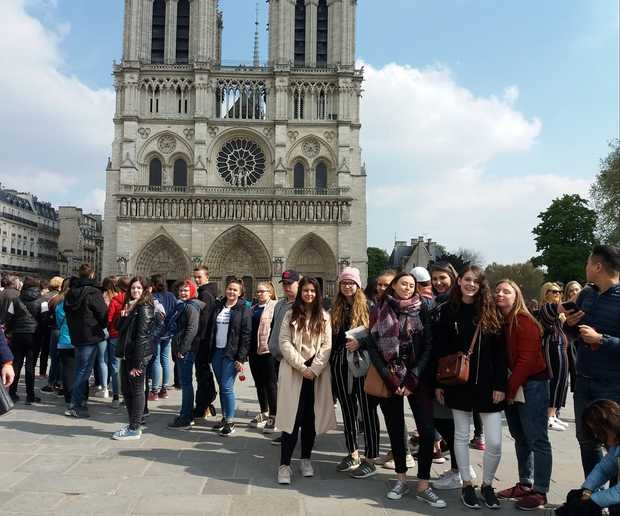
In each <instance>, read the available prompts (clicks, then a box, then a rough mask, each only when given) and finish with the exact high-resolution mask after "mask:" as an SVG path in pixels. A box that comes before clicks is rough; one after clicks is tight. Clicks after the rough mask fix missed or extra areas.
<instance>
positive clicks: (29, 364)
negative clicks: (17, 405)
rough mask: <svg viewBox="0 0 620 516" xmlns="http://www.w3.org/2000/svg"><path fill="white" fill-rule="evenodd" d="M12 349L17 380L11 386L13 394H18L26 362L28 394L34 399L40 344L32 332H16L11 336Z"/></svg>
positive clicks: (10, 389)
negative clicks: (20, 378) (35, 374)
mask: <svg viewBox="0 0 620 516" xmlns="http://www.w3.org/2000/svg"><path fill="white" fill-rule="evenodd" d="M11 351H12V352H13V369H15V380H13V383H12V384H11V387H9V393H10V394H11V395H13V396H14V395H16V394H17V384H18V383H19V377H20V376H21V371H22V367H23V366H24V362H25V363H26V371H25V376H26V396H27V398H28V399H30V400H32V399H34V397H35V396H34V370H35V366H36V364H37V355H38V354H39V349H38V345H37V343H36V341H35V338H34V334H32V333H15V334H13V336H12V338H11Z"/></svg>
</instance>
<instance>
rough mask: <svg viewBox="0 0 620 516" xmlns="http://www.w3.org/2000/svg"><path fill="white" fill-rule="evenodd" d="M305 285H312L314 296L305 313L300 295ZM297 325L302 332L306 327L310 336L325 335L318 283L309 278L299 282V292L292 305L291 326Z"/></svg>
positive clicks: (321, 298) (305, 277)
mask: <svg viewBox="0 0 620 516" xmlns="http://www.w3.org/2000/svg"><path fill="white" fill-rule="evenodd" d="M306 285H312V286H313V287H314V291H315V292H316V296H315V298H314V301H313V302H312V304H311V305H310V310H308V311H306V307H305V304H306V303H304V301H303V300H302V299H301V293H302V291H303V288H304V287H305V286H306ZM293 323H296V324H297V328H298V329H301V330H303V329H304V328H305V327H306V326H307V327H308V330H309V331H310V334H311V335H323V333H325V319H324V318H323V296H322V295H321V286H320V285H319V282H318V281H317V280H316V279H314V278H311V277H309V276H304V277H303V278H301V280H299V290H297V297H296V298H295V302H294V303H293V313H292V315H291V325H292V324H293Z"/></svg>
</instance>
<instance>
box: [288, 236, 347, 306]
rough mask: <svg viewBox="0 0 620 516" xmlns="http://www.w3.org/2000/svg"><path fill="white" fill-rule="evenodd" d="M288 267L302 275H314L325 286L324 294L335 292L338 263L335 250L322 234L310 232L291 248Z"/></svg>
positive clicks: (331, 294) (330, 294)
mask: <svg viewBox="0 0 620 516" xmlns="http://www.w3.org/2000/svg"><path fill="white" fill-rule="evenodd" d="M286 267H287V269H293V270H296V271H297V272H299V273H300V274H301V275H302V276H312V277H314V278H316V279H317V280H319V283H320V284H321V285H322V286H323V294H326V295H329V296H333V295H334V294H335V288H336V280H337V277H338V264H337V263H336V257H335V256H334V253H333V251H332V250H331V248H330V247H329V245H328V244H327V242H325V240H323V239H322V238H321V237H320V236H318V235H316V234H315V233H308V234H307V235H305V236H304V237H302V238H300V239H299V240H298V241H297V243H296V244H295V245H294V246H293V248H292V249H291V251H290V253H289V255H288V259H287V261H286Z"/></svg>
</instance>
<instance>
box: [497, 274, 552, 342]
mask: <svg viewBox="0 0 620 516" xmlns="http://www.w3.org/2000/svg"><path fill="white" fill-rule="evenodd" d="M502 283H506V284H508V285H510V287H512V289H513V290H514V291H515V304H514V305H513V306H512V309H511V310H510V312H509V313H508V315H505V316H504V321H505V322H506V324H507V326H508V327H509V328H511V329H515V328H517V326H519V322H518V318H517V316H518V315H519V314H523V315H525V316H526V317H528V318H529V319H530V320H532V321H533V322H534V324H536V326H538V331H540V334H541V335H542V334H543V328H542V326H541V325H540V323H539V322H538V319H536V317H534V316H533V315H532V313H531V312H530V311H529V310H528V308H527V305H526V304H525V299H524V298H523V292H521V289H520V288H519V285H517V284H516V283H515V282H514V281H512V280H511V279H503V280H500V281H498V282H497V283H496V284H495V288H496V289H497V287H499V286H500V285H501V284H502Z"/></svg>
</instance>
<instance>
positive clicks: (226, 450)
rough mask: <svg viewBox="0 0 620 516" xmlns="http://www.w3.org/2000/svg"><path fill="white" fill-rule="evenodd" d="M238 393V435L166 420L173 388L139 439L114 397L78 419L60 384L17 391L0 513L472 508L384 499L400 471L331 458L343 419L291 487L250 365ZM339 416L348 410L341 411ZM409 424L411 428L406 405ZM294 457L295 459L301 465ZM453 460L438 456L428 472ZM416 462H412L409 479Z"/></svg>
mask: <svg viewBox="0 0 620 516" xmlns="http://www.w3.org/2000/svg"><path fill="white" fill-rule="evenodd" d="M20 391H21V386H20ZM20 393H21V392H20ZM21 394H23V393H21ZM237 396H238V401H239V410H238V421H239V423H240V424H239V425H238V426H237V432H236V433H235V434H234V435H233V436H232V437H229V438H224V437H220V436H219V435H217V434H216V433H215V432H213V431H212V430H211V429H210V427H211V425H212V424H213V421H208V422H207V421H205V424H204V425H203V424H197V425H196V426H195V427H194V428H192V429H191V430H175V429H169V428H167V424H168V423H169V422H170V421H171V419H172V418H173V416H174V415H175V413H176V411H177V409H178V406H179V403H180V392H178V391H171V396H170V398H169V399H168V400H165V401H159V402H154V403H151V404H150V409H151V416H150V417H149V419H148V427H147V428H146V429H145V431H144V434H143V436H142V439H141V440H140V441H129V442H122V443H120V442H117V441H113V440H112V439H111V438H110V436H111V435H112V433H113V432H114V431H115V430H117V429H118V427H119V426H120V425H121V424H123V423H125V422H126V420H127V415H126V413H125V411H124V409H123V408H122V407H121V408H120V409H118V410H115V409H112V408H111V403H110V400H102V399H93V398H91V418H90V419H82V420H76V419H70V418H67V417H65V416H63V415H62V413H63V411H64V403H63V400H62V398H58V397H55V396H54V397H46V398H44V400H43V404H41V405H39V406H30V407H26V406H24V404H23V403H18V404H17V406H16V409H15V410H13V411H12V413H10V414H9V415H6V416H4V417H0V485H2V486H3V488H2V489H3V490H2V491H0V514H2V515H17V514H24V515H25V514H29V515H30V514H54V515H68V514H74V515H75V514H80V515H83V516H86V515H91V514H92V515H94V514H97V515H110V516H111V515H130V514H131V515H174V516H183V515H206V514H214V515H240V516H246V515H249V514H251V515H253V516H255V515H263V514H264V515H269V516H278V515H283V516H289V515H317V516H319V515H320V516H327V515H338V516H342V515H343V514H347V515H348V514H350V515H355V516H360V515H382V516H383V515H388V514H389V515H397V514H463V513H466V512H468V511H467V509H465V508H464V507H463V506H462V505H461V504H460V502H459V501H458V499H457V491H442V492H441V494H442V496H444V497H445V499H446V501H447V502H448V508H447V509H432V508H430V507H428V506H426V505H424V504H422V503H421V502H417V501H416V500H415V497H414V496H413V495H411V494H409V495H407V496H406V497H405V498H403V499H402V500H401V501H398V502H395V501H389V500H387V499H386V498H385V493H386V491H387V486H388V484H389V482H390V481H391V479H392V478H394V475H393V472H390V471H388V470H385V469H379V472H380V473H379V474H378V475H375V476H374V477H371V478H369V479H366V480H354V479H351V478H349V477H347V476H346V475H345V474H342V473H338V472H337V471H336V469H335V468H336V464H337V463H338V461H339V460H340V459H341V458H342V457H343V456H344V455H345V445H344V438H343V435H342V425H341V424H339V430H338V431H334V432H331V433H330V434H328V435H326V436H322V437H319V439H318V440H317V446H316V448H315V453H314V454H313V463H314V467H315V472H316V476H315V478H311V479H306V478H301V476H300V475H296V476H295V477H294V479H293V484H292V485H291V486H290V487H281V486H279V485H278V484H277V483H276V477H275V475H276V470H277V466H278V463H279V454H280V450H279V448H278V447H275V446H272V445H271V444H270V440H269V439H268V438H267V437H266V436H264V435H263V434H262V433H261V432H260V431H258V430H255V429H251V428H248V425H247V423H248V422H249V420H250V419H251V418H252V417H253V416H254V415H255V412H254V411H255V410H256V407H257V402H256V391H255V390H254V384H253V381H252V378H251V376H250V375H249V372H248V376H247V380H246V381H245V382H237ZM22 399H23V398H22ZM571 403H572V400H570V399H569V405H570V404H571ZM338 418H339V422H341V421H342V419H341V416H340V413H338ZM380 419H381V420H382V417H380ZM563 419H565V420H566V421H569V422H570V423H571V428H570V429H569V430H568V431H566V432H551V435H550V438H551V441H552V445H553V462H554V464H553V475H552V481H551V492H550V496H549V499H550V502H551V503H556V504H557V503H559V502H560V501H561V500H562V499H563V497H564V496H565V494H566V492H567V491H568V490H569V489H571V488H572V487H574V486H576V485H577V484H579V483H580V482H581V479H582V472H581V466H580V461H579V448H578V446H577V442H576V440H575V436H574V426H573V424H572V423H573V416H572V409H570V406H569V407H568V408H567V410H565V412H564V413H563ZM407 426H408V428H409V429H410V430H411V429H412V428H414V424H413V420H412V418H411V415H410V414H409V419H408V421H407ZM472 431H473V430H472ZM381 442H382V445H381V448H382V452H384V451H385V450H386V449H387V447H388V446H389V444H388V442H389V441H388V437H387V434H386V432H385V427H384V426H383V421H382V434H381ZM296 456H297V457H298V452H297V454H296ZM471 457H472V463H473V465H474V467H475V469H476V471H477V473H478V478H479V479H480V478H481V466H482V452H479V451H472V452H471ZM297 466H298V462H297V461H294V463H293V469H294V470H296V471H298V469H297ZM446 467H447V466H446V465H438V464H434V465H433V470H432V475H433V477H436V476H437V475H439V474H440V473H441V472H442V471H443V470H444V469H446ZM414 474H415V470H413V471H411V470H410V475H411V479H412V482H413V481H414V477H413V475H414ZM516 474H517V469H516V460H515V454H514V447H513V441H512V439H511V438H510V435H509V433H508V428H507V427H504V439H503V456H502V462H501V465H500V468H499V470H498V473H497V483H496V485H497V486H501V487H506V486H508V485H511V484H514V482H515V481H516V479H517V478H516ZM492 512H493V513H495V512H494V511H490V510H487V509H484V510H483V511H478V513H479V514H480V513H482V514H485V513H492ZM517 513H519V514H523V513H522V512H521V511H516V510H514V509H513V508H512V504H511V503H509V502H502V511H501V513H500V514H504V515H507V514H517ZM541 513H544V511H541V512H539V513H538V514H541Z"/></svg>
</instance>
